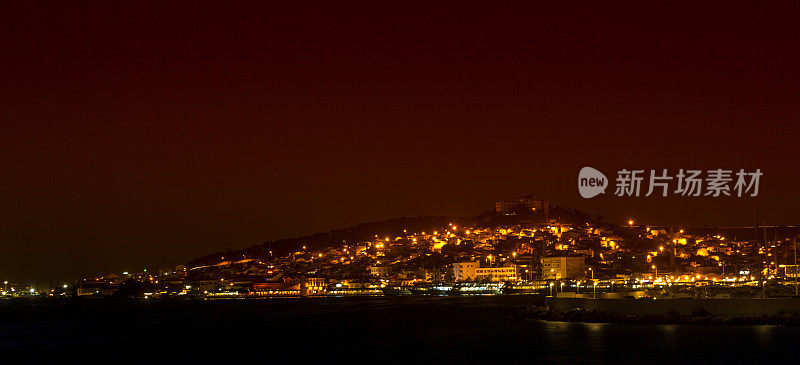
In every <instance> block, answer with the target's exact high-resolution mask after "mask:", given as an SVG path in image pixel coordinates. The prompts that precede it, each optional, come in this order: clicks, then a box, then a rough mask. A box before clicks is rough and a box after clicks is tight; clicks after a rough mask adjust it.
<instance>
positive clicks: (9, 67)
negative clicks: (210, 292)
mask: <svg viewBox="0 0 800 365" xmlns="http://www.w3.org/2000/svg"><path fill="white" fill-rule="evenodd" d="M273 3H274V5H273V6H269V7H264V6H263V5H258V6H249V5H240V6H231V7H228V8H219V7H213V6H209V7H201V6H196V5H180V6H178V5H171V4H169V3H165V2H153V3H149V4H148V3H142V2H135V3H133V2H132V3H131V4H135V7H132V6H131V4H125V3H121V2H104V1H103V2H86V3H83V4H77V5H70V6H64V5H53V4H50V3H40V4H37V3H34V2H28V1H23V2H17V3H14V4H10V3H6V4H4V5H3V9H2V12H0V13H2V15H0V32H1V33H2V41H3V42H2V47H0V278H7V279H13V280H23V279H47V278H68V277H75V276H77V275H81V274H88V275H93V274H97V273H109V272H120V271H124V270H130V271H138V270H141V269H142V268H144V267H150V268H154V269H156V268H159V267H161V266H167V265H175V264H181V263H185V262H187V261H188V260H190V259H192V258H195V257H198V256H201V255H204V254H207V253H211V252H216V251H221V250H224V249H226V248H233V249H237V248H243V247H247V246H251V245H254V244H258V243H261V242H264V241H267V240H272V239H278V238H285V237H292V236H300V235H306V234H311V233H314V232H321V231H328V230H331V229H334V228H341V227H345V226H349V225H353V224H357V223H361V222H368V221H374V220H380V219H387V218H392V217H398V216H417V215H458V216H468V215H475V214H478V213H480V212H482V211H485V210H488V209H492V208H493V204H494V201H495V200H499V199H507V198H513V197H515V196H520V195H526V194H535V195H537V196H540V197H543V198H546V199H549V200H551V201H552V203H553V204H556V205H564V206H569V207H575V208H580V209H583V210H585V211H587V212H588V213H590V214H603V215H604V216H605V218H606V220H607V221H617V222H622V221H624V220H627V218H629V217H631V218H635V219H636V220H637V221H638V222H642V223H652V224H685V225H687V226H691V225H695V226H697V225H750V224H752V223H753V209H756V210H757V212H758V216H759V218H758V219H759V223H760V222H761V220H762V219H765V220H766V222H767V223H768V224H797V223H800V213H798V205H800V191H798V181H800V170H799V169H798V163H797V155H798V150H799V149H798V144H797V143H798V138H800V57H798V56H799V55H800V54H799V53H798V52H800V51H798V50H800V38H798V36H800V26H798V24H800V16H798V15H799V14H800V12H798V10H800V9H798V6H797V5H790V4H791V3H790V2H785V3H784V2H777V4H773V5H772V7H771V8H764V7H760V6H755V5H754V4H756V3H757V2H753V3H752V4H751V5H747V6H739V5H736V4H734V3H731V2H719V3H718V4H704V5H697V4H690V2H663V3H662V2H637V3H636V4H639V5H636V6H623V5H622V3H618V2H615V3H614V4H616V5H615V6H613V7H609V6H599V5H592V6H586V5H580V4H579V3H573V4H572V5H573V6H570V7H563V8H547V7H543V6H539V5H531V4H527V5H525V6H505V5H498V4H495V3H494V2H486V3H484V4H470V3H464V2H454V3H451V4H444V3H440V5H437V6H430V5H424V4H425V3H426V2H420V3H416V4H414V3H412V2H406V1H401V2H363V3H357V2H338V1H335V2H318V3H316V4H312V3H304V4H305V5H302V4H298V3H300V2H294V1H285V2H284V1H276V2H273ZM375 3H379V4H375ZM559 3H560V2H559ZM219 4H222V3H219ZM583 166H593V167H596V168H598V169H600V170H602V171H604V172H606V173H607V175H614V173H615V172H616V171H617V170H619V169H622V168H628V169H632V168H641V169H646V170H649V169H662V168H668V169H672V172H673V173H674V172H675V170H676V169H678V168H687V169H688V168H697V169H716V168H728V169H737V170H738V169H739V168H745V169H748V170H754V169H756V168H760V169H761V170H762V171H763V172H764V176H763V177H762V178H761V187H760V194H759V197H757V198H716V199H714V198H681V197H674V196H673V197H670V198H660V197H659V198H655V197H650V198H643V197H640V198H617V197H613V196H609V194H607V195H605V196H601V197H597V198H594V199H591V200H586V199H582V198H581V197H580V196H579V195H578V191H577V187H576V185H577V182H576V181H577V174H578V171H579V170H580V168H581V167H583ZM610 177H612V178H613V177H614V176H610ZM613 190H614V188H613V183H612V186H611V187H610V188H609V191H608V192H613Z"/></svg>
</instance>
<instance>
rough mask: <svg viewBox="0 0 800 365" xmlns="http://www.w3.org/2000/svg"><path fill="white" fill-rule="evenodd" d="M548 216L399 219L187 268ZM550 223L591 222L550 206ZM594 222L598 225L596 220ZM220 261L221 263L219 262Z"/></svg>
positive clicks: (219, 256) (228, 254) (214, 257)
mask: <svg viewBox="0 0 800 365" xmlns="http://www.w3.org/2000/svg"><path fill="white" fill-rule="evenodd" d="M547 218H548V216H545V215H544V214H541V213H536V214H525V215H497V214H496V213H495V211H494V210H490V211H486V212H483V213H481V214H480V215H479V216H477V217H443V216H438V217H429V216H417V217H402V218H393V219H388V220H384V221H377V222H369V223H361V224H357V225H355V226H352V227H347V228H341V229H336V230H333V231H330V232H325V233H315V234H313V235H310V236H303V237H295V238H286V239H280V240H276V241H270V242H265V243H263V244H260V245H255V246H251V247H248V248H244V249H241V250H228V251H225V252H217V253H213V254H210V255H206V256H203V257H200V258H197V259H194V260H192V261H190V262H189V263H188V264H187V266H188V267H189V268H193V267H197V266H205V265H212V264H216V263H219V262H220V261H225V260H231V259H234V260H240V259H244V258H267V257H269V252H270V251H272V253H273V255H274V256H283V255H286V254H287V253H289V252H293V251H298V250H300V249H301V247H302V246H306V247H307V248H308V249H310V250H318V249H322V248H325V247H339V246H341V245H343V244H345V243H347V244H354V243H357V242H363V241H367V240H372V239H374V238H375V235H378V236H379V237H385V236H389V237H397V236H401V235H404V233H403V230H407V231H408V233H415V232H431V231H435V230H443V229H445V227H447V226H448V225H449V223H453V224H455V225H458V226H465V225H467V226H474V227H479V226H483V227H495V226H506V225H515V224H540V223H544V222H546V221H547ZM549 218H550V219H555V220H556V221H559V222H562V223H573V224H583V223H585V222H592V221H594V220H593V219H592V218H591V217H590V216H589V215H588V214H586V213H584V212H582V211H580V210H578V209H573V208H566V207H561V206H552V207H551V209H550V213H549ZM597 221H602V217H598V219H597ZM223 258H224V259H223Z"/></svg>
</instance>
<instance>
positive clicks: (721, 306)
mask: <svg viewBox="0 0 800 365" xmlns="http://www.w3.org/2000/svg"><path fill="white" fill-rule="evenodd" d="M545 303H546V305H547V306H548V307H549V308H551V309H554V310H559V311H566V310H570V309H583V310H588V311H599V312H600V311H602V312H616V313H625V314H636V315H648V314H654V315H660V314H666V313H669V312H670V311H675V312H677V313H680V314H683V315H691V314H692V312H694V310H695V309H697V308H703V309H705V310H706V311H707V312H708V313H711V314H713V315H715V316H723V317H746V316H762V315H770V314H778V313H783V312H786V313H791V312H800V298H770V299H745V298H741V299H696V298H682V299H629V298H626V299H602V298H598V299H592V298H553V297H547V298H545Z"/></svg>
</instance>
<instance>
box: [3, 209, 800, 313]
mask: <svg viewBox="0 0 800 365" xmlns="http://www.w3.org/2000/svg"><path fill="white" fill-rule="evenodd" d="M557 209H558V208H556V207H553V208H552V209H551V207H550V203H549V202H548V201H546V200H539V199H536V198H534V197H531V196H528V197H521V198H517V199H513V200H508V201H500V202H497V203H496V206H495V209H494V211H492V212H491V216H492V219H491V220H490V222H489V224H477V223H476V222H479V221H477V220H473V221H467V220H464V219H455V220H453V221H451V222H448V223H447V224H443V225H442V226H440V227H438V228H434V230H430V231H409V230H407V229H403V231H402V233H401V234H392V235H389V234H387V233H386V232H374V234H373V235H372V237H371V238H369V239H365V240H359V241H342V242H341V244H340V245H338V246H327V247H313V248H312V247H311V245H305V244H302V242H300V243H298V245H297V246H296V247H293V248H290V249H289V250H287V251H286V252H285V253H284V254H276V253H273V251H272V250H267V249H266V248H265V250H264V251H263V252H261V253H259V254H251V255H248V252H249V251H244V250H243V251H231V252H228V253H223V254H220V255H217V256H213V257H214V259H213V260H211V261H209V260H205V262H202V264H199V263H197V262H195V263H193V264H188V265H180V266H176V267H174V268H170V269H160V270H152V269H144V270H142V271H141V272H121V273H113V274H108V275H104V276H101V277H94V278H83V279H81V280H79V281H78V282H72V283H58V284H51V285H45V286H44V287H40V288H36V287H34V286H31V285H25V284H15V283H9V282H8V281H5V282H3V286H2V292H1V293H0V294H2V296H4V297H19V296H78V297H142V298H155V297H200V298H250V297H253V298H256V297H274V296H326V295H334V296H343V295H462V294H513V293H543V294H551V295H552V294H554V291H555V292H559V291H560V292H565V291H566V292H573V293H575V294H580V292H581V291H583V292H584V293H592V294H596V293H597V292H598V291H600V292H603V293H608V292H615V291H623V292H625V291H634V290H636V289H637V288H639V289H641V288H672V287H673V286H674V287H675V288H691V289H692V291H696V288H699V287H705V288H714V287H716V288H729V289H736V290H738V291H737V292H739V293H741V292H742V290H741V289H737V288H744V289H747V290H745V291H744V292H745V293H746V294H745V295H753V293H756V294H761V295H781V293H784V292H786V293H794V291H795V290H796V285H797V283H796V280H797V275H796V274H795V272H796V267H797V266H796V251H795V245H794V240H793V238H794V236H793V235H792V234H791V232H792V228H793V227H766V226H762V227H744V228H741V229H739V230H738V231H737V230H731V229H728V230H727V231H728V232H734V233H733V234H734V236H728V235H725V234H726V233H724V231H726V230H724V229H718V230H715V229H708V228H706V229H697V228H695V229H692V228H683V227H666V226H650V225H643V224H639V223H638V222H637V221H636V220H635V219H630V220H628V221H626V222H621V224H614V223H607V222H603V221H602V217H596V218H588V216H586V215H585V214H571V215H569V217H568V218H564V216H565V214H560V215H559V214H557V212H556V210H557ZM562 210H563V209H562ZM461 222H468V223H467V225H462V223H461ZM497 222H501V224H498V223H497ZM503 222H505V224H502V223H503ZM738 234H741V235H742V236H746V238H745V239H742V238H739V237H737V235H738ZM795 234H796V232H795ZM265 247H267V248H268V247H269V246H265ZM729 291H730V290H729ZM726 295H729V294H726Z"/></svg>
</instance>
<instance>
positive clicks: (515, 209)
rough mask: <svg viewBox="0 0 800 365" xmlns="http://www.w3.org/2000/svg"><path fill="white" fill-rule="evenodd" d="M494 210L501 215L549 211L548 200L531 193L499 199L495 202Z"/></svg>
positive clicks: (545, 212) (544, 212)
mask: <svg viewBox="0 0 800 365" xmlns="http://www.w3.org/2000/svg"><path fill="white" fill-rule="evenodd" d="M495 211H496V212H497V214H501V215H517V214H534V213H543V214H545V215H547V214H549V213H550V202H549V201H547V200H541V199H536V198H535V197H534V196H533V195H526V196H521V197H519V198H514V199H511V200H501V201H499V202H496V203H495Z"/></svg>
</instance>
